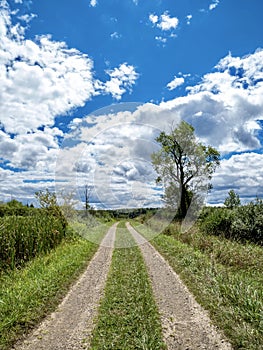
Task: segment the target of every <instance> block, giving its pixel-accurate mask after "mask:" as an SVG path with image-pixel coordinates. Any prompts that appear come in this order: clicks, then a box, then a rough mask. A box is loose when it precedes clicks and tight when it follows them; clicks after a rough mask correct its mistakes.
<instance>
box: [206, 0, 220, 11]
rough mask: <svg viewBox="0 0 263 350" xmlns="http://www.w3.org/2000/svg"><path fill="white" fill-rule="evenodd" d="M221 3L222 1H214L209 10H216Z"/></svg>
mask: <svg viewBox="0 0 263 350" xmlns="http://www.w3.org/2000/svg"><path fill="white" fill-rule="evenodd" d="M219 3H220V0H213V2H212V3H211V4H210V5H209V10H210V11H212V10H214V9H215V8H216V7H217V6H218V5H219Z"/></svg>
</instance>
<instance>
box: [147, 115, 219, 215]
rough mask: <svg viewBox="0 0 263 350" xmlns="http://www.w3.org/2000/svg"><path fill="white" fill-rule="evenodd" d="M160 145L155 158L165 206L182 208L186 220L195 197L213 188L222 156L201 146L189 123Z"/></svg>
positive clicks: (161, 137)
mask: <svg viewBox="0 0 263 350" xmlns="http://www.w3.org/2000/svg"><path fill="white" fill-rule="evenodd" d="M156 141H157V142H158V143H159V144H160V145H161V149H160V151H158V152H155V153H153V154H152V164H153V167H154V169H155V171H156V172H157V174H158V178H157V180H156V181H157V183H158V182H161V181H163V183H164V190H165V193H164V201H165V203H166V204H167V205H168V206H169V207H173V208H175V207H178V216H179V217H180V218H184V217H185V216H186V213H187V210H188V208H189V206H190V204H191V201H192V199H193V197H195V198H197V196H198V192H200V191H204V190H205V189H210V188H211V187H212V186H211V184H209V183H208V181H209V180H211V178H212V174H213V173H214V171H215V170H216V167H217V166H218V165H219V164H220V161H219V157H220V154H219V152H218V151H217V150H216V149H214V148H213V147H211V146H205V145H203V144H202V143H200V142H198V140H197V139H196V137H195V135H194V128H193V126H191V125H190V124H188V123H186V122H185V121H182V122H181V123H180V124H179V125H178V127H176V128H174V129H172V130H171V133H170V134H166V133H165V132H164V131H163V132H161V133H160V135H159V136H158V137H157V138H156Z"/></svg>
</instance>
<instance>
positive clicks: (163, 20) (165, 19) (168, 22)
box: [157, 12, 179, 30]
mask: <svg viewBox="0 0 263 350" xmlns="http://www.w3.org/2000/svg"><path fill="white" fill-rule="evenodd" d="M178 24H179V20H178V18H177V17H170V15H169V13H168V12H165V13H163V14H162V15H161V17H160V20H159V23H158V24H157V27H158V28H160V29H161V30H171V29H176V28H177V26H178Z"/></svg>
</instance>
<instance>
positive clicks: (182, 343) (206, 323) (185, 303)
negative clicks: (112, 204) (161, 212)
mask: <svg viewBox="0 0 263 350" xmlns="http://www.w3.org/2000/svg"><path fill="white" fill-rule="evenodd" d="M126 226H127V228H128V229H129V231H130V232H131V234H132V235H133V237H134V239H135V240H136V242H137V244H138V245H139V246H140V249H141V252H142V254H143V257H144V260H145V263H146V266H147V269H148V272H149V276H150V279H151V281H152V287H153V293H154V296H155V300H156V303H157V306H158V308H159V312H160V315H161V321H162V328H163V335H164V341H165V343H166V344H167V348H168V350H175V349H176V350H199V349H207V350H230V349H232V347H231V345H230V344H229V343H228V342H227V341H226V340H225V339H224V337H223V335H222V334H221V333H220V332H219V330H217V329H216V328H215V327H214V326H213V325H212V323H211V320H210V319H209V316H208V314H207V312H206V311H205V310H204V309H202V307H201V306H200V305H199V304H198V303H197V302H196V300H195V299H194V297H193V295H192V294H191V293H190V292H189V291H188V289H187V288H186V286H185V285H184V284H183V283H182V281H181V280H180V278H179V276H178V275H177V274H176V273H175V272H174V271H173V270H172V268H171V267H170V266H169V264H168V263H167V262H166V261H165V260H164V258H163V257H162V256H161V255H160V254H159V253H158V252H157V251H156V249H155V248H154V247H153V246H152V245H151V244H150V243H149V242H148V241H146V240H145V239H144V238H143V237H142V236H141V235H140V234H139V233H138V232H137V231H136V230H135V229H134V228H133V227H131V226H130V224H128V223H127V224H126Z"/></svg>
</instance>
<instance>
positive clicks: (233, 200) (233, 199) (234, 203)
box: [224, 190, 241, 209]
mask: <svg viewBox="0 0 263 350" xmlns="http://www.w3.org/2000/svg"><path fill="white" fill-rule="evenodd" d="M240 204H241V202H240V198H239V195H238V194H237V193H236V192H235V191H234V190H230V191H229V192H228V197H226V199H225V202H224V205H225V206H226V207H227V208H229V209H234V208H236V207H238V206H240Z"/></svg>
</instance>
